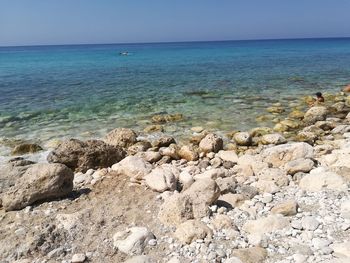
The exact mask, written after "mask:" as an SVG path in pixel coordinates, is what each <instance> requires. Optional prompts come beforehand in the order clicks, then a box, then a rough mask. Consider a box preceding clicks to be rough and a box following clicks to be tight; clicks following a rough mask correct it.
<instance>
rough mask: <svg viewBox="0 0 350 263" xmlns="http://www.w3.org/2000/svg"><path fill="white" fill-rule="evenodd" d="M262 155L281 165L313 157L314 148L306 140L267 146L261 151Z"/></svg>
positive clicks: (265, 160)
mask: <svg viewBox="0 0 350 263" xmlns="http://www.w3.org/2000/svg"><path fill="white" fill-rule="evenodd" d="M260 157H261V158H262V160H263V161H264V162H267V163H271V164H272V165H273V166H274V167H281V166H283V165H285V164H286V163H287V162H290V161H293V160H297V159H312V158H313V157H314V149H313V148H312V146H311V145H310V144H307V143H305V142H296V143H287V144H282V145H277V146H272V147H269V148H266V149H265V150H263V151H262V152H261V154H260Z"/></svg>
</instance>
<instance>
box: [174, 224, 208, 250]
mask: <svg viewBox="0 0 350 263" xmlns="http://www.w3.org/2000/svg"><path fill="white" fill-rule="evenodd" d="M212 235H213V233H212V231H211V230H210V228H208V227H207V226H206V225H205V224H204V223H202V222H201V221H198V220H188V221H186V222H184V223H182V224H181V225H179V226H178V228H177V229H176V232H175V237H176V238H177V239H179V241H180V242H181V243H182V244H184V245H185V244H190V243H192V241H195V240H196V239H204V238H211V237H212Z"/></svg>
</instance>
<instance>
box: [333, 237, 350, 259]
mask: <svg viewBox="0 0 350 263" xmlns="http://www.w3.org/2000/svg"><path fill="white" fill-rule="evenodd" d="M330 247H331V248H332V249H333V250H334V256H336V257H338V258H348V259H349V258H350V241H348V242H343V243H335V244H332V245H330Z"/></svg>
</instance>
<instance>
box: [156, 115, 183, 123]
mask: <svg viewBox="0 0 350 263" xmlns="http://www.w3.org/2000/svg"><path fill="white" fill-rule="evenodd" d="M181 120H183V115H182V114H180V113H176V114H157V115H154V116H153V117H152V121H153V122H154V123H167V122H174V121H181Z"/></svg>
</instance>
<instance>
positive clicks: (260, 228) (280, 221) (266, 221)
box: [242, 215, 289, 240]
mask: <svg viewBox="0 0 350 263" xmlns="http://www.w3.org/2000/svg"><path fill="white" fill-rule="evenodd" d="M288 226H289V219H288V218H286V217H283V216H281V215H269V216H267V217H263V218H259V219H256V220H248V221H247V222H246V223H245V224H244V225H243V228H242V229H243V230H244V231H245V232H248V234H249V235H250V237H253V238H254V239H259V240H260V239H261V237H262V236H263V235H264V234H265V233H268V232H273V231H276V230H280V229H284V228H286V227H288Z"/></svg>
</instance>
